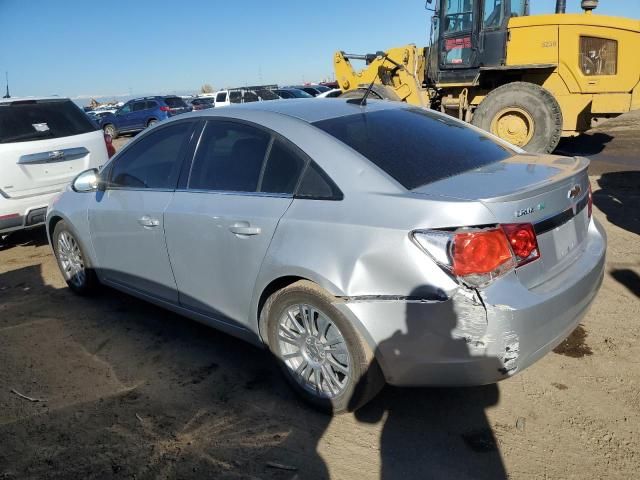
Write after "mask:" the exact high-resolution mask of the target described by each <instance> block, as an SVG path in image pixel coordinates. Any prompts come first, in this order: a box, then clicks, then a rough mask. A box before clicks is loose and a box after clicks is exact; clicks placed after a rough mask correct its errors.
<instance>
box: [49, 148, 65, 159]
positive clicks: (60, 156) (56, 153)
mask: <svg viewBox="0 0 640 480" xmlns="http://www.w3.org/2000/svg"><path fill="white" fill-rule="evenodd" d="M63 158H64V152H63V151H62V150H54V151H53V152H49V160H62V159H63Z"/></svg>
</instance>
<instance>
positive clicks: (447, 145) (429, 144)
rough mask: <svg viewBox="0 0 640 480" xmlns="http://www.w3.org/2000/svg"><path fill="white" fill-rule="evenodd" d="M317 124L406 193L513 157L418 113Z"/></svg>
mask: <svg viewBox="0 0 640 480" xmlns="http://www.w3.org/2000/svg"><path fill="white" fill-rule="evenodd" d="M313 125H315V126H316V127H318V128H320V129H322V130H324V131H325V132H327V133H329V134H330V135H332V136H334V137H336V138H337V139H338V140H340V141H342V142H344V143H346V144H347V145H349V146H350V147H351V148H353V149H354V150H356V151H357V152H358V153H360V154H361V155H363V156H364V157H366V158H367V159H369V160H370V161H371V162H373V163H374V164H375V165H377V166H378V167H380V168H381V169H382V170H384V171H385V172H386V173H388V174H389V175H391V176H392V177H393V178H395V179H396V180H397V181H398V182H399V183H401V184H402V185H403V186H404V187H405V188H406V189H408V190H412V189H414V188H417V187H420V186H422V185H426V184H427V183H431V182H435V181H437V180H441V179H443V178H447V177H452V176H454V175H458V174H460V173H463V172H466V171H468V170H473V169H475V168H479V167H482V166H484V165H488V164H490V163H494V162H498V161H500V160H503V159H505V158H507V157H509V156H511V155H513V153H514V152H513V151H511V150H509V149H507V148H505V147H503V146H502V145H500V144H498V143H496V142H495V141H494V140H492V139H491V138H489V137H488V136H486V135H484V134H482V133H479V132H476V131H475V130H473V129H471V128H469V127H467V126H465V125H463V124H460V123H459V122H456V121H454V120H453V119H449V118H447V117H443V116H441V115H437V114H435V113H433V112H429V111H427V110H422V109H418V108H402V109H393V110H380V111H377V112H367V113H357V114H354V115H347V116H345V117H338V118H332V119H329V120H322V121H320V122H315V123H314V124H313Z"/></svg>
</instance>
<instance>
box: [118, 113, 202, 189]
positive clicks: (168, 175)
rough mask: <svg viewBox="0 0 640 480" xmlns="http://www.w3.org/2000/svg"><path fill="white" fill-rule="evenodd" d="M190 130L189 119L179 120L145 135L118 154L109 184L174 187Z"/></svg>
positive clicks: (153, 187)
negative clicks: (186, 120) (187, 120)
mask: <svg viewBox="0 0 640 480" xmlns="http://www.w3.org/2000/svg"><path fill="white" fill-rule="evenodd" d="M190 131H191V123H190V122H180V123H174V124H172V125H168V126H166V127H164V128H161V129H158V130H155V131H153V132H151V133H149V134H148V135H145V136H144V137H143V138H142V139H140V140H139V141H138V142H135V143H134V144H133V145H131V147H129V148H128V149H127V150H125V151H123V152H122V153H121V154H120V155H119V156H118V157H116V159H115V160H114V163H113V166H111V167H110V175H109V182H108V185H109V187H114V188H136V189H138V188H151V189H173V188H175V186H176V182H177V181H178V175H179V174H180V167H181V165H182V152H183V150H184V147H185V146H186V143H187V142H188V137H189V133H190Z"/></svg>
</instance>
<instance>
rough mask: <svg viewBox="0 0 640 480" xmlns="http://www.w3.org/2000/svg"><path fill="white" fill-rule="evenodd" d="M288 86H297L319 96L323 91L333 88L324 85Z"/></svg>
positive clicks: (313, 95)
mask: <svg viewBox="0 0 640 480" xmlns="http://www.w3.org/2000/svg"><path fill="white" fill-rule="evenodd" d="M287 88H297V89H298V90H302V91H303V92H307V93H308V94H309V95H311V96H312V97H317V96H318V95H320V94H321V93H324V92H328V91H329V90H331V89H330V88H329V87H325V86H323V85H301V86H295V87H287Z"/></svg>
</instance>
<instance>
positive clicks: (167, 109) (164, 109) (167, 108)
mask: <svg viewBox="0 0 640 480" xmlns="http://www.w3.org/2000/svg"><path fill="white" fill-rule="evenodd" d="M160 111H161V112H170V111H171V108H169V107H160Z"/></svg>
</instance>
